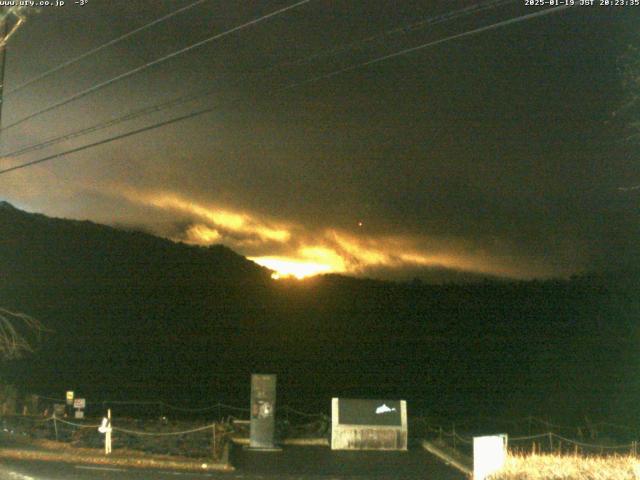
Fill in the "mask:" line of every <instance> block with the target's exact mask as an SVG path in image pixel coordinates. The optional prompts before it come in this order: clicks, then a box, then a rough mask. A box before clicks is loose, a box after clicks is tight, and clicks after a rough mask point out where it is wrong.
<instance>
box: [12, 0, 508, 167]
mask: <svg viewBox="0 0 640 480" xmlns="http://www.w3.org/2000/svg"><path fill="white" fill-rule="evenodd" d="M202 1H206V0H202ZM513 1H514V0H493V1H489V2H486V3H484V4H478V5H473V6H471V7H466V8H463V9H460V10H454V11H451V12H448V13H445V14H441V15H438V16H435V17H429V18H426V19H422V20H420V21H419V22H415V23H412V24H409V25H405V26H402V27H396V28H394V29H392V30H388V31H385V32H383V33H382V34H379V35H374V36H370V37H367V38H365V39H362V40H358V41H355V42H351V43H349V44H347V45H344V46H341V47H338V48H327V49H324V50H322V51H321V52H318V53H315V54H312V55H310V56H307V57H303V58H300V59H298V60H295V61H294V62H284V63H280V64H278V65H275V66H272V67H268V68H264V69H261V70H259V71H256V72H254V74H265V73H269V72H273V71H274V70H277V69H278V68H282V67H286V66H289V65H302V64H305V63H309V62H310V61H313V60H316V59H320V58H326V57H329V56H333V55H336V54H340V53H343V52H345V51H348V50H351V49H353V48H356V47H357V46H358V45H362V44H366V43H369V42H371V41H373V40H376V39H382V38H385V37H388V36H391V35H396V34H406V33H408V32H410V31H413V30H416V29H417V28H420V27H423V26H424V25H427V24H428V25H435V24H438V23H441V22H444V21H449V20H452V19H455V18H458V17H461V16H463V15H467V14H470V13H476V12H478V11H482V10H486V9H490V8H495V7H497V6H499V5H503V4H506V3H512V2H513ZM215 91H216V89H209V90H205V91H204V92H201V93H197V94H191V95H185V96H182V97H179V98H176V99H175V100H170V101H168V102H163V103H160V104H156V105H153V106H150V107H146V108H142V109H139V110H136V111H133V112H130V113H128V114H126V115H123V116H121V117H118V118H115V119H112V120H109V121H106V122H102V123H99V124H97V125H94V126H91V127H87V128H83V129H81V130H77V131H75V132H72V133H68V134H64V135H60V136H57V137H54V138H50V139H48V140H45V141H43V142H40V143H36V144H31V145H27V146H24V147H20V148H18V149H16V150H14V151H12V152H9V153H5V154H3V155H2V157H4V158H10V157H17V156H20V155H24V154H25V153H28V152H32V151H35V150H41V149H44V148H47V147H50V146H52V145H55V144H57V143H60V142H63V141H66V140H71V139H74V138H78V137H81V136H83V135H86V134H89V133H94V132H96V131H99V130H103V129H105V128H109V127H112V126H115V125H117V124H120V123H122V122H126V121H129V120H133V119H135V118H139V117H141V116H144V115H147V114H150V113H157V112H159V111H162V110H166V109H168V108H171V107H175V106H178V105H181V104H184V103H187V102H189V101H193V100H196V99H199V98H203V97H206V96H209V95H212V94H213V93H215Z"/></svg>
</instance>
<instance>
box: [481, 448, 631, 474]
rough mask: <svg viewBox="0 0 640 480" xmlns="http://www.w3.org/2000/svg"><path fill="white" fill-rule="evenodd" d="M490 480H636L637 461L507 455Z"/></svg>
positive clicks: (562, 456)
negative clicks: (504, 461) (500, 467)
mask: <svg viewBox="0 0 640 480" xmlns="http://www.w3.org/2000/svg"><path fill="white" fill-rule="evenodd" d="M490 478H491V480H525V479H526V480H543V479H544V480H637V479H640V459H638V458H637V457H634V456H631V455H626V456H619V455H615V456H606V457H599V456H574V455H554V454H528V455H520V454H510V455H509V456H508V457H507V461H506V464H505V466H504V468H503V469H502V470H501V471H500V472H499V473H496V474H494V475H492V476H491V477H490Z"/></svg>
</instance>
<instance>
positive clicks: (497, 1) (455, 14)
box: [290, 0, 515, 65]
mask: <svg viewBox="0 0 640 480" xmlns="http://www.w3.org/2000/svg"><path fill="white" fill-rule="evenodd" d="M514 1H515V0H492V1H489V2H486V3H479V4H477V5H471V6H469V7H465V8H462V9H460V10H453V11H450V12H447V13H443V14H440V15H436V16H431V17H427V18H424V19H422V20H420V21H418V22H415V23H411V24H408V25H403V26H401V27H396V28H393V29H391V30H387V31H385V32H383V33H380V34H376V35H371V36H369V37H366V38H363V39H361V40H356V41H354V42H350V43H348V44H346V45H341V46H339V47H335V48H332V49H327V50H323V51H321V52H319V53H316V54H313V55H311V56H309V57H306V58H304V59H301V60H296V61H293V62H291V63H290V65H300V64H303V63H308V62H309V61H311V60H315V59H318V58H323V57H324V58H326V57H330V56H335V55H339V54H342V53H345V52H348V51H350V50H354V49H356V48H358V47H361V46H363V45H364V44H367V43H372V42H374V41H381V40H384V39H386V38H388V37H391V36H393V35H406V34H408V33H410V32H414V31H416V30H419V29H421V28H424V27H430V26H433V25H438V24H440V23H445V22H449V21H451V20H455V19H457V18H460V17H464V16H466V15H471V14H475V13H478V12H481V11H484V10H489V9H493V8H496V7H498V6H500V5H504V4H508V3H513V2H514Z"/></svg>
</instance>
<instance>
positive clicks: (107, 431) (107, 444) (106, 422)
mask: <svg viewBox="0 0 640 480" xmlns="http://www.w3.org/2000/svg"><path fill="white" fill-rule="evenodd" d="M98 431H99V432H100V433H104V454H105V455H109V454H110V453H111V409H109V410H107V416H106V417H103V418H102V424H101V425H100V426H99V427H98Z"/></svg>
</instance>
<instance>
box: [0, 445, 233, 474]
mask: <svg viewBox="0 0 640 480" xmlns="http://www.w3.org/2000/svg"><path fill="white" fill-rule="evenodd" d="M85 450H88V449H85ZM126 453H127V454H130V452H126ZM0 458H11V459H17V460H38V461H43V462H64V463H81V464H89V465H109V466H119V467H132V468H155V469H171V470H185V471H199V472H209V471H216V472H220V471H224V472H232V471H234V470H235V469H234V467H233V466H232V465H231V464H229V463H210V462H209V461H206V460H205V461H195V460H188V459H180V458H176V459H172V458H169V457H167V458H162V457H156V458H153V457H148V458H140V457H138V458H135V454H131V456H130V457H129V456H127V457H125V456H123V455H122V453H120V452H118V453H117V454H115V455H110V456H105V455H99V454H97V453H96V452H95V451H90V452H87V453H84V452H83V453H80V452H78V453H76V452H56V451H51V450H23V449H17V448H8V449H5V448H1V449H0Z"/></svg>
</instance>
